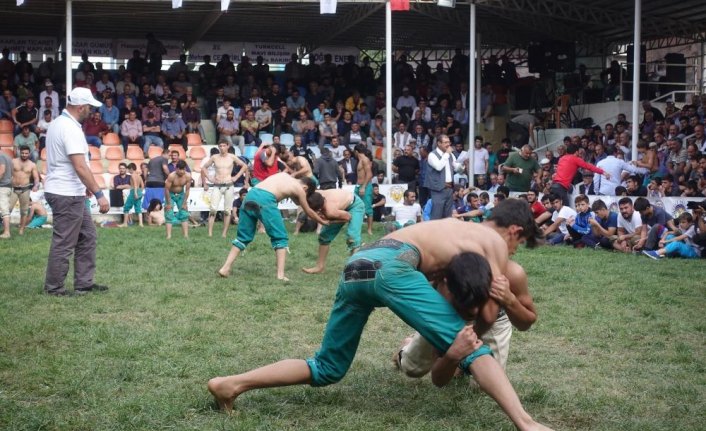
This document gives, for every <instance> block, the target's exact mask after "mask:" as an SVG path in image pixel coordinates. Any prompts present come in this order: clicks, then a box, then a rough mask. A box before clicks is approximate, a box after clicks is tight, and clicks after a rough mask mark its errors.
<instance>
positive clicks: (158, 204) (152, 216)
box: [147, 199, 164, 226]
mask: <svg viewBox="0 0 706 431" xmlns="http://www.w3.org/2000/svg"><path fill="white" fill-rule="evenodd" d="M147 224H148V225H150V226H162V225H163V224H164V210H163V209H162V201H160V200H159V199H152V200H151V201H150V206H149V207H147Z"/></svg>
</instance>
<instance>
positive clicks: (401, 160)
mask: <svg viewBox="0 0 706 431" xmlns="http://www.w3.org/2000/svg"><path fill="white" fill-rule="evenodd" d="M392 170H393V171H394V172H395V173H397V183H401V184H407V189H408V190H411V191H412V192H414V194H415V195H414V198H415V200H416V198H417V196H416V190H417V175H419V160H417V158H416V157H414V147H413V146H412V145H407V146H406V147H405V149H404V154H402V155H401V156H399V157H397V158H396V159H395V160H394V161H393V162H392Z"/></svg>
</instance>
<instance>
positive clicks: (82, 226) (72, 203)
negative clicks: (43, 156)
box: [44, 87, 110, 296]
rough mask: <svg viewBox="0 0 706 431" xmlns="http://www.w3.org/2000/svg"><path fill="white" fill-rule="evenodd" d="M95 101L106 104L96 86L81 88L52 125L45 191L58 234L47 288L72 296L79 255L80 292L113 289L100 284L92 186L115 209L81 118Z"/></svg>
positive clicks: (103, 208) (107, 206)
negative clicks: (70, 278)
mask: <svg viewBox="0 0 706 431" xmlns="http://www.w3.org/2000/svg"><path fill="white" fill-rule="evenodd" d="M91 106H93V107H100V106H101V103H100V102H99V101H97V100H96V99H95V98H93V95H92V94H91V90H89V89H88V88H84V87H77V88H74V89H73V90H71V93H69V95H68V97H67V106H66V109H65V110H64V112H63V113H62V114H61V115H60V116H59V118H57V119H56V120H54V121H52V122H51V123H50V125H49V130H47V138H46V145H47V176H46V181H45V184H44V196H45V198H46V200H47V202H48V203H49V205H50V206H51V209H52V213H53V214H54V223H53V226H54V235H53V237H52V242H51V248H50V249H49V258H48V262H47V269H46V279H45V281H44V291H45V292H46V293H47V294H48V295H54V296H66V295H68V294H69V292H67V291H66V288H65V287H64V282H65V279H66V274H67V273H68V272H69V257H70V256H71V255H72V254H73V255H74V294H75V295H82V294H86V293H88V292H91V291H104V290H107V289H108V288H107V287H105V286H100V285H97V284H95V283H94V281H93V276H94V273H95V268H96V242H97V235H96V227H95V225H94V224H93V219H92V218H91V212H90V211H89V209H88V208H87V207H86V189H88V191H89V192H91V193H92V194H93V196H95V198H96V200H97V201H98V206H99V208H100V212H101V213H103V214H105V213H107V212H108V210H109V209H110V204H109V203H108V199H107V198H106V197H105V196H104V195H103V191H102V190H101V189H100V187H99V185H98V183H96V180H95V179H94V178H93V174H91V169H90V168H89V167H88V143H87V142H86V137H85V136H84V134H83V130H82V128H81V123H82V122H83V121H84V120H86V119H87V118H88V117H89V115H90V114H91Z"/></svg>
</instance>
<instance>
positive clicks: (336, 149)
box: [330, 137, 346, 163]
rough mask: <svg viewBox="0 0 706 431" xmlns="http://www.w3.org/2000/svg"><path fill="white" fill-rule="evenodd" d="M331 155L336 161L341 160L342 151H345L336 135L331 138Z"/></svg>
mask: <svg viewBox="0 0 706 431" xmlns="http://www.w3.org/2000/svg"><path fill="white" fill-rule="evenodd" d="M330 150H331V156H332V157H333V159H334V160H336V162H337V163H339V162H340V161H341V160H343V152H344V151H346V147H344V146H343V145H341V144H340V142H339V141H338V137H333V138H331V148H330Z"/></svg>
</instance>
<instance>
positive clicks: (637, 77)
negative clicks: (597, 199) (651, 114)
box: [630, 0, 642, 160]
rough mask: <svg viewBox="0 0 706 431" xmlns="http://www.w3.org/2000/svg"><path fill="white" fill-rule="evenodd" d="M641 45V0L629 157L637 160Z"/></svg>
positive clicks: (637, 9)
mask: <svg viewBox="0 0 706 431" xmlns="http://www.w3.org/2000/svg"><path fill="white" fill-rule="evenodd" d="M641 45H642V0H635V38H634V40H633V52H632V63H633V68H632V150H631V154H630V157H631V158H632V159H633V160H637V140H638V138H639V137H640V135H639V133H640V132H639V130H638V127H637V126H638V121H639V120H638V114H639V110H640V66H641V64H640V63H641V59H640V51H641V50H640V46H641Z"/></svg>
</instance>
